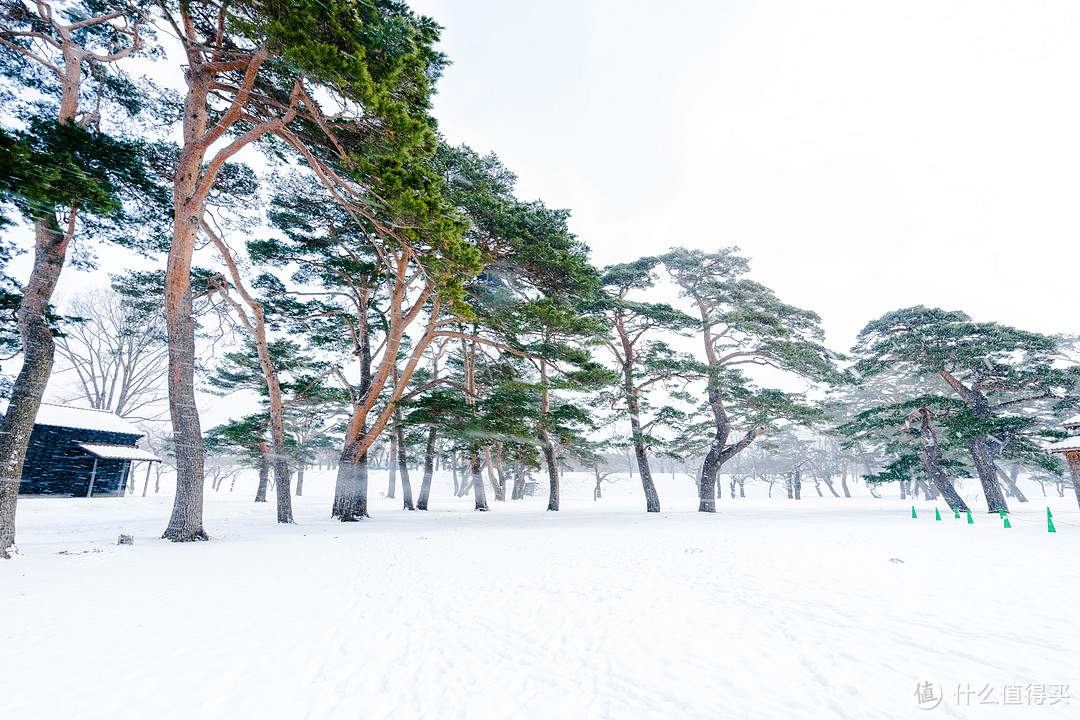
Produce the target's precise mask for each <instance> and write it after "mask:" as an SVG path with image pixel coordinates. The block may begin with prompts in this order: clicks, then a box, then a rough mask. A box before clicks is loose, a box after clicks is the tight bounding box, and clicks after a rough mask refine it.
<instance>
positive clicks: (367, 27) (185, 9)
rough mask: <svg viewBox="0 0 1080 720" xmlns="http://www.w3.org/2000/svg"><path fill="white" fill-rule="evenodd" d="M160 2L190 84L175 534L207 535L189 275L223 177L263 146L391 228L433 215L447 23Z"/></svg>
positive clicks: (359, 2)
mask: <svg viewBox="0 0 1080 720" xmlns="http://www.w3.org/2000/svg"><path fill="white" fill-rule="evenodd" d="M160 6H161V11H162V12H163V14H164V16H165V20H166V22H167V23H168V25H169V27H170V28H171V30H172V32H173V33H174V34H175V36H176V37H177V38H178V39H179V41H180V43H181V45H182V47H183V51H184V54H185V65H184V79H185V81H186V85H187V92H186V95H185V97H184V101H183V102H184V112H183V133H182V137H183V142H182V146H181V150H180V155H179V160H178V162H177V165H176V171H175V175H174V179H173V188H174V194H173V217H174V220H175V222H174V231H173V238H172V246H171V249H170V252H169V260H168V269H167V272H166V279H165V282H166V301H165V309H166V317H167V321H168V331H169V347H170V358H169V359H170V374H169V390H170V393H169V394H170V410H171V414H172V420H173V428H174V436H175V441H176V459H177V493H176V501H175V503H174V506H173V513H172V517H171V519H170V521H169V525H168V527H167V529H166V530H165V533H164V537H166V538H169V539H172V540H176V541H186V540H200V539H207V538H208V535H207V534H206V531H205V530H204V529H203V523H202V505H203V502H202V493H203V490H202V488H203V470H202V435H201V432H200V429H199V416H198V411H197V409H196V405H195V391H194V365H195V362H194V360H195V323H194V319H193V316H192V312H191V306H192V293H191V283H190V271H191V262H192V253H193V251H194V248H195V245H196V241H197V237H198V235H199V233H200V232H203V231H205V229H206V227H207V218H206V213H205V209H206V203H207V199H208V197H209V195H210V193H211V192H212V191H213V189H214V186H215V183H216V181H217V176H218V174H219V173H220V172H221V171H222V168H223V167H224V166H225V165H226V163H227V162H229V161H230V160H233V159H234V158H235V156H236V155H237V153H239V152H241V151H242V150H243V149H244V148H246V147H248V146H250V145H251V144H252V143H255V142H257V141H264V142H263V143H262V144H263V145H264V146H265V147H267V148H268V149H269V150H270V152H272V153H275V154H276V155H277V156H278V157H290V156H291V157H293V158H301V159H302V161H303V163H304V164H305V167H306V168H307V170H308V171H310V172H311V173H312V174H314V175H315V176H316V177H318V178H319V180H320V181H322V182H323V183H324V185H325V186H326V187H327V188H328V191H329V192H331V194H334V195H335V198H337V199H340V200H344V201H348V202H349V203H350V208H351V209H352V211H353V212H354V213H355V214H356V215H357V216H359V217H363V218H365V219H366V221H367V222H369V223H370V224H372V225H377V226H378V228H379V231H380V232H382V231H386V232H387V233H388V234H392V231H391V230H390V227H391V226H392V225H394V224H395V222H396V221H399V220H400V221H404V222H402V224H403V225H405V226H407V227H408V226H411V225H412V224H413V223H412V220H413V218H414V217H417V216H419V215H421V214H425V213H430V212H431V211H432V205H431V202H430V196H431V193H430V192H429V190H428V188H427V186H426V185H425V179H424V176H423V173H420V172H418V171H417V170H416V163H417V162H418V160H419V158H421V157H423V156H424V155H426V154H428V153H429V152H430V150H431V148H432V147H433V135H432V133H431V121H430V119H429V117H428V115H427V110H428V106H429V96H430V94H431V91H432V85H433V81H434V79H435V78H436V77H437V76H438V74H439V69H440V67H441V64H442V59H441V56H439V54H438V53H436V52H435V51H434V50H433V49H432V46H433V44H434V42H435V41H436V39H437V37H438V27H437V26H436V25H435V24H434V23H433V22H432V21H430V20H428V19H427V18H418V17H416V16H415V15H413V14H412V12H411V11H409V9H408V8H407V7H406V6H404V5H402V4H401V3H398V2H393V1H391V0H320V1H317V2H316V1H315V0H300V1H299V2H297V1H296V0H290V1H289V2H284V1H282V0H241V1H240V2H232V3H222V2H215V1H213V0H208V1H201V0H200V1H191V2H186V1H185V2H178V3H177V2H168V1H167V0H162V2H161V3H160ZM375 208H379V211H378V214H379V217H376V214H377V213H376V210H375ZM406 210H407V211H408V212H405V211H406ZM399 234H408V233H407V232H406V233H399Z"/></svg>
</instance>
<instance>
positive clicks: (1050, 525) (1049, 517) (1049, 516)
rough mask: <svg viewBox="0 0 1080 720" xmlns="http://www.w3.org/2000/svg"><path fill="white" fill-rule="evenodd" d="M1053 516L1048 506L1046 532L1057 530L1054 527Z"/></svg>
mask: <svg viewBox="0 0 1080 720" xmlns="http://www.w3.org/2000/svg"><path fill="white" fill-rule="evenodd" d="M1053 518H1054V516H1053V514H1052V513H1051V512H1050V508H1046V532H1052V533H1056V532H1057V530H1056V529H1054V519H1053Z"/></svg>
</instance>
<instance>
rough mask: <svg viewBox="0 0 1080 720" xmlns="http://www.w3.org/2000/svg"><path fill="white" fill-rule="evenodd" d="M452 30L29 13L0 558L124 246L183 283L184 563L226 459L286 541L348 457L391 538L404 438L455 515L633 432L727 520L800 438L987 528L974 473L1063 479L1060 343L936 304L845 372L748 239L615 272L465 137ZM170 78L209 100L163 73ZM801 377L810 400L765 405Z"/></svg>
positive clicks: (174, 397)
mask: <svg viewBox="0 0 1080 720" xmlns="http://www.w3.org/2000/svg"><path fill="white" fill-rule="evenodd" d="M438 37H439V27H438V26H437V25H436V24H435V23H434V22H433V21H432V20H431V19H429V18H426V17H419V16H417V15H415V14H414V13H412V12H411V11H410V9H409V8H408V7H407V6H406V5H405V4H404V3H401V2H398V1H396V0H319V1H318V2H311V1H309V0H289V1H288V2H282V1H280V0H238V1H237V2H230V3H222V2H216V1H203V0H186V1H185V2H179V3H177V2H172V1H171V0H157V1H154V2H150V1H148V0H133V1H132V2H121V1H118V0H73V1H72V2H63V3H59V2H54V3H48V2H44V1H40V2H35V3H33V4H28V3H26V2H24V0H0V50H2V52H0V74H2V75H3V78H4V81H3V84H2V86H0V100H2V101H3V104H4V107H5V116H4V125H3V127H2V128H0V212H2V213H4V214H2V215H0V223H2V224H3V226H4V227H5V235H4V241H3V242H2V243H0V262H4V263H5V265H6V261H7V259H8V258H9V257H10V256H11V254H12V253H13V252H15V251H16V250H17V249H18V248H16V247H15V245H14V242H13V241H12V240H11V239H10V238H11V237H12V236H11V234H10V232H8V230H10V229H11V228H12V227H13V226H14V225H15V224H16V223H17V222H18V221H20V220H21V221H22V222H23V223H24V224H25V225H30V226H32V228H33V237H34V248H33V253H34V263H33V270H32V272H31V274H30V277H29V279H28V280H27V281H26V282H25V283H24V284H20V283H17V282H16V281H15V280H14V279H12V278H9V277H7V276H6V275H3V276H2V277H0V302H2V303H3V305H4V309H5V310H6V311H7V312H6V315H5V318H6V321H5V323H4V325H3V328H2V331H0V332H2V337H0V342H2V343H4V345H5V349H7V350H9V351H11V353H14V352H20V353H21V354H22V359H23V364H22V369H21V371H20V374H19V375H18V377H17V378H16V379H15V380H14V382H13V384H12V385H11V387H10V389H9V395H10V402H9V405H8V410H7V412H6V414H5V416H4V419H3V425H2V427H0V555H6V554H7V553H8V552H9V549H10V547H11V546H12V544H13V542H14V532H15V523H14V518H15V507H16V499H17V489H18V480H17V479H18V478H19V477H20V475H21V470H22V463H23V457H24V454H25V450H26V443H27V440H28V438H29V434H30V430H31V428H32V426H33V423H34V417H35V415H36V413H37V409H38V405H39V404H40V402H41V397H42V394H43V392H44V389H45V385H46V383H47V382H48V379H49V377H50V374H51V372H52V367H53V358H54V354H55V343H54V335H56V334H57V333H58V332H59V331H60V328H61V327H62V326H63V323H64V318H60V317H58V316H56V315H55V314H54V312H53V311H52V309H51V307H50V301H51V298H52V294H53V290H54V288H55V286H56V283H57V280H58V279H59V276H60V273H61V271H62V269H63V267H64V265H65V263H67V262H72V261H74V262H83V263H85V262H91V261H92V256H93V249H94V247H96V246H97V245H98V244H99V243H104V242H111V243H117V244H120V245H122V246H125V247H128V248H130V249H131V251H132V252H138V253H142V254H144V255H146V256H148V257H159V258H160V259H161V261H162V263H161V265H162V269H161V270H159V271H156V272H155V271H150V272H134V271H131V272H127V273H125V274H122V275H119V276H117V277H116V284H117V287H118V288H119V289H120V290H121V291H122V292H124V293H126V294H128V295H129V296H131V297H132V298H134V302H135V303H136V304H138V303H142V304H144V305H146V306H147V307H151V308H157V309H159V310H160V312H162V313H163V315H164V318H165V326H166V330H167V348H168V372H167V374H166V377H167V382H168V401H169V410H170V416H171V421H172V430H173V438H172V439H173V445H172V449H173V452H174V454H175V462H176V473H177V491H176V499H175V503H174V507H173V511H172V516H171V518H170V520H169V523H168V526H167V528H166V530H165V533H164V537H166V538H169V539H172V540H176V541H188V540H198V539H207V537H208V535H207V533H206V531H205V529H204V527H203V521H202V510H203V492H204V486H205V480H206V477H205V476H206V473H205V467H204V460H205V455H206V452H207V449H208V446H209V448H210V449H214V448H218V449H222V448H228V449H232V450H233V451H236V452H242V453H247V454H249V455H250V456H251V457H252V458H254V459H255V461H256V462H257V463H258V464H259V465H260V467H261V468H262V480H263V482H262V483H261V485H260V487H261V488H262V490H263V492H264V493H265V488H266V487H268V485H269V478H270V476H272V477H273V480H274V485H275V487H276V493H277V519H278V521H279V522H291V521H292V508H291V488H292V477H291V476H292V468H291V467H290V465H293V466H296V465H299V467H301V468H302V467H303V458H305V457H308V456H310V454H311V453H312V452H315V451H316V450H318V449H320V448H324V446H325V444H326V438H327V437H329V436H334V437H338V438H340V445H339V447H338V454H339V462H338V463H337V468H338V470H337V472H338V475H337V484H336V491H335V498H334V502H333V507H332V508H331V509H330V511H331V513H332V514H333V516H335V517H338V518H340V519H342V520H345V521H351V520H356V519H359V518H362V517H364V516H365V515H367V498H368V467H369V459H370V457H371V455H372V453H374V452H375V451H376V450H377V449H379V447H380V444H378V443H379V442H380V438H382V439H383V440H385V439H386V438H387V437H388V436H389V437H390V439H391V441H392V444H391V446H392V447H393V453H394V454H395V455H396V457H395V458H393V459H392V461H394V460H396V466H397V467H399V468H400V471H399V472H400V474H401V481H402V487H403V494H404V505H405V507H406V508H408V509H413V508H414V507H415V508H419V509H424V508H426V507H427V503H428V493H429V490H430V482H431V477H432V472H433V468H434V464H435V462H436V454H437V449H438V448H441V450H440V451H444V452H451V453H454V454H455V455H456V456H458V457H461V458H463V459H464V461H465V462H464V464H465V467H466V469H465V473H466V475H467V480H468V482H466V480H465V479H463V481H462V483H461V487H463V488H466V487H467V488H471V489H472V491H473V493H474V496H475V502H476V507H477V509H478V510H484V509H487V498H486V493H485V483H484V481H483V479H482V477H481V475H482V473H484V472H487V473H488V475H489V482H490V484H491V486H492V488H493V489H494V492H495V494H496V498H497V499H499V500H501V499H505V498H506V497H507V496H509V497H511V498H514V497H520V496H521V492H522V489H523V484H524V477H525V472H526V470H528V469H530V468H546V473H547V477H548V481H549V505H548V507H549V509H551V510H558V508H559V471H558V468H559V463H560V461H561V459H563V458H567V457H571V458H576V459H577V460H578V462H580V463H582V464H586V465H588V464H589V463H590V462H595V461H596V459H597V458H598V457H600V454H601V453H602V451H603V448H602V447H601V446H600V445H599V444H597V443H596V442H593V441H590V438H591V437H594V435H595V433H594V430H595V428H596V426H597V425H598V424H600V423H602V422H604V421H605V420H610V419H611V418H613V417H622V418H625V420H626V421H628V422H629V425H630V428H631V431H630V437H629V442H630V445H631V446H632V449H633V454H634V457H635V461H636V466H637V470H638V474H639V476H640V478H641V482H642V484H643V489H644V491H645V497H646V506H647V507H646V509H647V510H648V511H650V512H657V511H659V509H660V499H659V497H658V495H657V492H656V488H655V484H654V483H653V480H652V472H651V469H650V464H649V462H650V454H655V453H657V452H664V453H667V454H670V455H674V456H680V457H693V458H700V470H699V471H698V487H699V491H700V509H701V510H702V511H704V512H711V511H714V510H715V500H716V497H717V492H718V477H719V474H720V472H721V469H722V468H723V467H724V466H725V464H726V463H728V462H729V461H731V460H732V458H734V457H736V456H737V455H738V454H739V453H742V452H744V451H745V450H746V449H747V448H749V447H750V446H751V445H752V444H753V443H754V442H755V440H757V439H758V438H760V437H762V436H763V435H765V434H766V433H768V432H770V430H775V429H777V428H784V427H787V428H790V427H798V426H804V427H810V426H813V425H817V426H823V425H826V424H831V425H830V426H831V427H833V428H834V429H835V432H836V433H838V434H839V436H841V437H842V438H843V442H844V443H845V444H846V446H847V447H849V448H857V450H858V452H859V453H862V454H863V455H872V456H874V457H875V458H876V460H875V463H876V464H877V465H879V466H881V467H882V468H883V469H881V471H880V472H878V473H877V474H876V475H875V478H876V479H878V480H890V479H897V480H901V481H905V480H910V478H912V477H913V476H914V475H918V476H920V477H921V476H922V475H925V476H926V477H927V478H929V479H930V480H931V481H932V483H933V484H934V486H935V487H936V488H937V490H938V491H939V492H941V493H942V494H943V495H945V497H946V498H947V499H948V501H949V502H950V504H953V505H958V506H959V505H962V504H963V501H962V500H960V499H959V497H958V496H957V495H956V493H955V491H951V488H952V486H951V481H950V473H953V474H955V473H956V472H957V470H958V469H960V468H966V467H968V466H970V467H973V468H974V469H975V471H976V472H977V474H978V477H979V479H980V481H981V482H982V484H983V488H984V491H985V493H986V497H987V500H988V503H989V504H990V506H991V508H992V509H997V508H999V507H1004V506H1005V500H1004V497H1002V495H1001V492H1000V490H998V487H999V486H998V478H997V477H996V473H997V472H998V470H997V465H996V464H995V462H996V461H997V460H998V459H999V458H1002V457H1009V458H1013V459H1015V460H1018V461H1022V462H1024V463H1026V464H1029V465H1035V466H1044V467H1049V465H1051V464H1052V461H1051V460H1049V459H1048V458H1047V457H1046V456H1045V455H1044V454H1042V453H1041V451H1040V450H1039V445H1038V442H1037V441H1038V440H1040V439H1045V438H1048V437H1053V436H1054V433H1055V432H1056V431H1055V429H1054V428H1055V425H1054V418H1055V417H1058V416H1060V415H1061V414H1062V413H1065V412H1068V411H1069V410H1070V408H1072V407H1073V406H1074V405H1075V403H1076V386H1077V380H1078V376H1080V374H1078V371H1077V368H1076V365H1075V363H1070V362H1067V361H1066V359H1064V356H1063V343H1064V342H1065V341H1064V340H1063V339H1062V338H1049V337H1045V336H1042V335H1037V334H1034V333H1025V332H1022V331H1019V330H1015V329H1012V328H1006V327H1001V326H998V325H996V324H993V323H975V322H973V321H971V320H970V319H969V318H967V316H965V315H963V314H961V313H950V312H942V311H939V310H928V309H925V308H921V307H919V308H909V309H906V310H901V311H898V312H895V313H890V314H888V315H886V316H884V317H882V318H881V319H879V320H876V321H874V322H872V323H871V324H869V325H868V326H867V328H866V329H865V330H864V331H863V333H862V335H861V336H860V338H859V344H858V346H857V347H856V348H855V350H854V356H853V358H852V362H848V361H847V360H846V359H845V358H842V357H841V356H839V355H837V354H834V353H832V352H830V351H829V350H827V349H826V348H825V347H824V345H823V344H822V343H823V335H822V331H821V327H820V318H819V317H818V316H817V315H816V314H815V313H813V312H811V311H808V310H803V309H800V308H797V307H794V306H791V305H788V304H785V303H784V302H782V301H781V300H780V299H778V298H777V297H776V295H775V294H774V293H773V292H772V291H771V290H770V289H769V288H767V287H764V286H762V285H761V284H759V283H757V282H754V281H753V280H751V279H749V278H748V277H747V274H748V270H749V267H748V260H747V258H746V257H744V256H742V255H740V254H739V253H738V250H737V249H736V248H721V249H719V250H716V251H714V252H702V251H698V250H687V249H683V248H674V249H671V250H670V251H668V252H665V253H662V254H658V255H654V256H649V257H645V258H641V259H639V260H636V261H634V262H629V263H625V264H620V265H615V266H611V267H607V268H603V269H599V268H596V267H594V266H592V265H591V264H590V262H589V260H588V249H587V247H586V246H585V245H584V244H583V243H582V242H581V241H579V240H578V239H577V238H575V237H574V236H573V235H572V234H571V233H570V232H569V231H568V228H567V220H568V212H567V211H564V210H555V209H551V208H548V207H547V206H546V205H545V204H544V203H542V202H540V201H534V202H524V201H521V200H520V199H518V198H517V197H516V196H515V194H514V183H515V177H514V175H513V173H512V172H511V171H510V170H508V169H507V168H506V167H504V166H503V165H502V163H501V162H500V161H499V160H498V158H497V157H495V156H494V155H488V156H481V155H479V154H477V153H476V152H474V151H472V150H471V149H470V148H468V147H466V146H461V147H452V146H450V145H448V144H447V143H446V142H444V141H443V140H442V139H441V138H440V136H439V135H438V133H437V131H436V124H435V121H434V119H433V118H432V117H431V115H430V100H431V96H432V93H433V91H434V85H435V82H436V80H437V79H438V77H439V74H440V71H441V69H442V67H443V66H444V64H445V62H446V60H445V58H444V57H443V56H442V55H441V54H440V53H439V52H438V51H436V50H435V44H436V42H437V41H438ZM164 38H169V39H170V40H171V41H172V42H173V43H174V45H175V47H174V45H169V46H166V44H165V43H164ZM167 47H168V49H166V48H167ZM147 60H153V61H154V67H155V68H156V69H157V70H156V77H157V78H158V79H159V80H160V81H162V82H165V81H166V79H165V78H166V76H168V81H171V82H172V83H173V85H174V86H175V87H178V88H182V89H181V90H180V91H175V90H171V89H168V88H163V87H161V86H159V85H157V84H155V83H154V82H152V81H151V80H149V79H147V78H145V77H138V76H137V74H138V73H139V72H140V71H141V70H142V69H143V68H144V67H146V61H147ZM661 288H666V289H668V290H670V291H671V292H670V293H668V294H670V295H671V302H670V303H668V302H658V301H656V300H657V298H658V297H663V296H665V292H667V291H666V290H664V291H662V290H661ZM676 295H677V296H678V299H675V296H676ZM212 318H221V319H224V320H225V321H227V322H229V323H231V324H233V325H235V326H236V327H239V328H240V329H241V330H242V332H243V333H244V334H245V337H246V344H245V346H244V347H243V348H241V349H238V350H237V351H236V352H233V353H230V354H229V355H227V356H226V358H225V362H224V363H223V364H222V365H221V367H219V368H218V370H217V371H216V373H215V374H213V375H212V377H211V378H210V379H209V381H208V384H209V385H210V386H211V387H213V388H215V389H218V390H221V391H230V390H233V389H236V388H242V387H243V388H251V389H257V390H258V391H259V392H260V393H261V394H262V395H263V397H264V400H265V402H264V406H263V408H262V410H261V412H259V413H257V414H254V415H251V416H249V417H246V418H243V419H242V420H239V421H235V422H232V423H229V424H227V425H225V426H222V427H219V428H214V429H212V430H211V431H210V432H208V433H204V431H203V428H202V427H201V425H200V420H199V414H198V410H197V407H196V394H195V393H196V378H197V376H198V372H199V365H200V362H201V360H200V357H199V352H198V343H197V340H198V337H199V332H200V327H202V325H203V324H204V323H209V322H211V319H212ZM762 373H764V374H762ZM781 376H786V377H789V378H795V379H798V381H799V383H800V387H801V390H800V391H797V392H793V391H791V390H781V389H774V388H769V387H765V386H764V385H763V384H762V379H763V378H764V379H766V380H770V379H772V378H779V377H781ZM773 384H777V383H773ZM779 384H782V385H783V384H786V385H789V386H790V385H791V384H792V383H791V382H790V381H783V382H779ZM335 433H336V434H335ZM410 448H411V449H413V452H414V459H419V460H420V461H421V464H422V466H423V477H422V479H421V482H420V488H419V493H418V497H417V499H416V501H415V502H414V499H413V496H412V486H411V479H410V478H409V476H408V471H407V468H408V466H409V464H410V463H409V458H408V454H409V450H410ZM298 481H299V482H302V475H301V476H300V477H299V478H298ZM950 491H951V492H950Z"/></svg>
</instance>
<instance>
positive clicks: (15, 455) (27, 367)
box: [0, 220, 71, 558]
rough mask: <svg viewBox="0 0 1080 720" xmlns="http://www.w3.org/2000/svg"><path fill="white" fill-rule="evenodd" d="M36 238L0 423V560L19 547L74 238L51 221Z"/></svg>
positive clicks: (37, 228) (42, 222)
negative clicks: (24, 490)
mask: <svg viewBox="0 0 1080 720" xmlns="http://www.w3.org/2000/svg"><path fill="white" fill-rule="evenodd" d="M34 235H35V237H34V267H33V269H32V270H31V272H30V280H29V282H27V284H26V287H25V288H23V297H22V300H21V301H20V303H19V319H18V327H19V336H20V339H21V340H22V350H23V366H22V369H21V370H20V371H19V376H18V377H17V378H16V379H15V384H14V386H13V387H12V390H11V401H10V402H9V403H8V408H7V412H6V413H5V414H4V420H3V422H2V423H0V558H7V557H9V556H10V550H11V547H12V546H13V545H14V544H15V509H16V503H17V502H18V497H19V482H20V480H21V479H22V470H23V461H24V460H25V458H26V446H27V444H28V443H29V442H30V433H31V432H32V431H33V429H34V420H35V419H36V418H37V412H38V408H39V407H40V406H41V396H42V395H43V394H44V393H45V385H46V384H47V383H48V382H49V376H50V375H51V374H52V366H53V358H54V353H55V345H54V344H53V338H52V332H51V331H50V330H49V325H48V322H47V320H46V313H47V311H48V308H49V300H50V299H51V298H52V294H53V290H54V289H55V288H56V282H57V280H58V279H59V278H60V270H61V269H62V268H63V266H64V255H65V254H66V252H67V246H68V243H69V242H70V239H71V236H70V234H65V233H63V232H61V231H59V230H58V229H57V228H56V227H55V225H54V224H53V223H51V222H50V221H48V220H39V221H38V222H37V223H35V225H34Z"/></svg>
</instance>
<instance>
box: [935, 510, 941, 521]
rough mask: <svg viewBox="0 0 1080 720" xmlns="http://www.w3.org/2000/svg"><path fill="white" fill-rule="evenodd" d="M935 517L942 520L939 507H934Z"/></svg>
mask: <svg viewBox="0 0 1080 720" xmlns="http://www.w3.org/2000/svg"><path fill="white" fill-rule="evenodd" d="M934 519H935V520H940V519H941V513H940V512H938V509H937V508H934Z"/></svg>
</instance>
